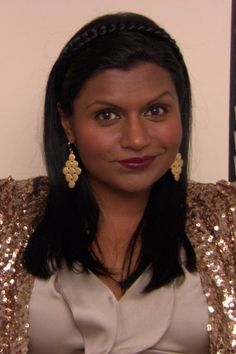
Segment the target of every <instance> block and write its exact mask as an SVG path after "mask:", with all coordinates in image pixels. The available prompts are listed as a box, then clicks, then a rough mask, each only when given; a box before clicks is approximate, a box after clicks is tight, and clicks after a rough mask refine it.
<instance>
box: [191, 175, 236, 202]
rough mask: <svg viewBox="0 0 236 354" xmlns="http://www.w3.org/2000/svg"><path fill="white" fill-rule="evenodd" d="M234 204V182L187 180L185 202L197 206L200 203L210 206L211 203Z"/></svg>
mask: <svg viewBox="0 0 236 354" xmlns="http://www.w3.org/2000/svg"><path fill="white" fill-rule="evenodd" d="M213 202H214V203H215V202H217V205H214V206H215V207H217V206H218V204H222V203H226V204H232V203H233V204H236V186H235V184H234V183H230V182H226V181H219V182H217V183H216V184H214V183H196V182H189V183H188V189H187V204H188V206H189V207H191V206H192V205H195V206H197V205H198V204H199V206H200V204H201V203H203V204H204V205H207V204H208V205H209V206H210V207H212V206H213V205H212V203H213Z"/></svg>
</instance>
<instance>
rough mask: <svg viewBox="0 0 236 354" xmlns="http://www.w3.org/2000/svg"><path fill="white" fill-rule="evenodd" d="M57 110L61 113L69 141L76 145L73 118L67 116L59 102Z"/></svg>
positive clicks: (62, 123)
mask: <svg viewBox="0 0 236 354" xmlns="http://www.w3.org/2000/svg"><path fill="white" fill-rule="evenodd" d="M57 110H58V113H59V117H60V121H61V125H62V127H63V129H64V132H65V134H66V137H67V140H68V141H69V142H70V143H72V144H74V143H75V134H74V129H73V124H72V119H71V117H69V116H67V115H66V114H65V113H64V111H63V110H62V108H61V104H60V102H57Z"/></svg>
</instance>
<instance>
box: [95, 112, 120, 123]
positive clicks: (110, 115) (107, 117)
mask: <svg viewBox="0 0 236 354" xmlns="http://www.w3.org/2000/svg"><path fill="white" fill-rule="evenodd" d="M95 117H96V119H98V120H100V121H103V122H104V121H105V122H109V121H112V120H115V119H119V118H120V116H119V114H118V113H116V112H113V111H110V110H103V111H100V112H97V113H96V115H95Z"/></svg>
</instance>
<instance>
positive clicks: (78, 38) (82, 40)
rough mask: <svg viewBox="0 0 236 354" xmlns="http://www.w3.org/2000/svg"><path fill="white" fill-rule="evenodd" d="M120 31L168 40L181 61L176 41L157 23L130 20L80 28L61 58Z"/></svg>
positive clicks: (70, 55)
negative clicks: (82, 29)
mask: <svg viewBox="0 0 236 354" xmlns="http://www.w3.org/2000/svg"><path fill="white" fill-rule="evenodd" d="M122 31H133V32H140V33H142V34H144V35H148V36H152V37H153V38H155V39H156V40H159V41H162V42H168V44H169V45H170V46H171V48H172V50H173V52H174V53H175V56H176V58H177V59H178V61H179V62H183V57H182V54H181V52H180V50H179V47H178V46H177V44H176V41H175V40H174V39H173V38H172V37H171V36H170V35H169V34H168V33H167V32H166V31H165V30H164V29H163V28H162V27H160V26H158V25H155V27H154V26H151V25H149V24H145V23H142V22H137V21H136V22H134V21H130V20H128V21H124V22H121V21H119V22H111V23H108V24H102V25H100V26H93V27H91V28H86V29H85V30H84V31H81V30H80V31H79V32H77V33H76V34H75V35H74V36H73V37H72V39H71V40H70V41H69V42H68V43H67V45H66V46H65V48H64V49H63V50H62V52H61V55H60V57H61V59H71V58H72V57H73V56H74V55H76V54H77V53H78V52H79V50H80V49H81V47H84V46H85V45H87V44H88V43H90V42H91V41H93V40H95V39H97V38H98V37H102V36H105V35H107V34H112V33H114V32H122Z"/></svg>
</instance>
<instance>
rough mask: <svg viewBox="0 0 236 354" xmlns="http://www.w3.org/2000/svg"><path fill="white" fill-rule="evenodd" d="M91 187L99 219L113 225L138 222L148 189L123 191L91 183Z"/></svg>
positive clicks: (147, 196)
mask: <svg viewBox="0 0 236 354" xmlns="http://www.w3.org/2000/svg"><path fill="white" fill-rule="evenodd" d="M91 188H92V191H93V194H94V196H95V199H96V201H97V203H98V206H99V211H100V219H101V220H100V221H103V222H112V223H113V224H114V225H116V224H117V225H118V224H121V223H123V224H124V223H125V221H126V220H127V221H128V223H132V221H133V222H135V221H136V222H137V223H138V222H139V220H140V219H141V218H142V216H143V213H144V210H145V207H146V205H147V202H148V198H149V192H150V191H149V190H145V191H141V192H135V193H130V192H124V191H120V190H115V189H111V188H108V187H107V186H104V185H98V184H96V183H91Z"/></svg>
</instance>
